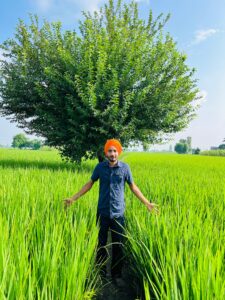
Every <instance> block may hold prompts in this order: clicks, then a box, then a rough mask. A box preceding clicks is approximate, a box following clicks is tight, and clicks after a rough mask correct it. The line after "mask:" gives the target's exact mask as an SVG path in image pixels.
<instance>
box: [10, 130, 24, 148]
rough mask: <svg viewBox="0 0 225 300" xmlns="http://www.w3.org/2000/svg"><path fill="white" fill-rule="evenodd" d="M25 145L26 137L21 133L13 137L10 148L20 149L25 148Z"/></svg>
mask: <svg viewBox="0 0 225 300" xmlns="http://www.w3.org/2000/svg"><path fill="white" fill-rule="evenodd" d="M27 143H28V139H27V137H26V136H25V135H24V134H23V133H20V134H17V135H15V136H14V137H13V141H12V147H13V148H20V149H21V148H24V147H26V145H27Z"/></svg>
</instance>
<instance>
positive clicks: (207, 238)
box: [126, 153, 225, 300]
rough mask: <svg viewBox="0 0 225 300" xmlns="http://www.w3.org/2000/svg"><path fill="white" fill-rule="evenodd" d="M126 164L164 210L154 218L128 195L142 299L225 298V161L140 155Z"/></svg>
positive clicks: (131, 257) (132, 258) (130, 244)
mask: <svg viewBox="0 0 225 300" xmlns="http://www.w3.org/2000/svg"><path fill="white" fill-rule="evenodd" d="M126 162H127V163H128V164H129V165H130V167H131V170H133V177H134V180H135V181H136V183H137V185H138V186H139V187H140V189H141V191H142V192H143V194H144V195H145V196H146V197H147V199H149V200H150V201H151V202H154V203H157V204H159V208H160V215H158V216H157V215H155V214H151V213H150V212H148V211H147V210H146V207H145V206H143V204H142V203H141V202H140V201H139V200H137V199H136V197H135V196H134V195H133V194H132V193H131V192H130V191H129V195H128V194H127V196H126V199H127V210H126V220H127V237H128V238H127V245H126V254H127V257H128V265H129V266H130V268H131V269H132V271H133V272H134V273H135V275H136V280H134V282H136V283H139V284H140V285H141V286H142V287H143V297H140V299H157V300H164V299H165V300H172V299H173V300H190V299H192V300H200V299H202V300H203V299H205V300H206V299H207V300H211V299H215V300H216V299H218V300H223V299H225V284H224V283H225V264H224V258H225V247H224V245H225V227H224V216H225V205H224V200H225V195H224V173H225V160H224V159H223V158H222V157H205V156H201V155H196V156H194V155H185V156H183V157H181V156H180V155H176V154H175V155H170V154H168V155H166V154H146V153H140V154H137V153H136V154H135V155H134V154H132V155H128V156H126ZM130 193H131V194H130Z"/></svg>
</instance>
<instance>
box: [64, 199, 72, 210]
mask: <svg viewBox="0 0 225 300" xmlns="http://www.w3.org/2000/svg"><path fill="white" fill-rule="evenodd" d="M63 201H64V208H67V207H69V206H70V205H71V204H72V203H73V202H74V200H73V199H72V198H67V199H64V200H63Z"/></svg>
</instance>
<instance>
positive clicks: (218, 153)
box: [201, 150, 225, 156]
mask: <svg viewBox="0 0 225 300" xmlns="http://www.w3.org/2000/svg"><path fill="white" fill-rule="evenodd" d="M201 155H209V156H225V150H205V151H201Z"/></svg>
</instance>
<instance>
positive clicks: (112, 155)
mask: <svg viewBox="0 0 225 300" xmlns="http://www.w3.org/2000/svg"><path fill="white" fill-rule="evenodd" d="M118 155H119V153H118V151H117V149H116V147H114V146H111V147H109V149H108V151H107V155H106V156H107V158H108V160H109V161H111V162H114V161H117V159H118Z"/></svg>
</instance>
